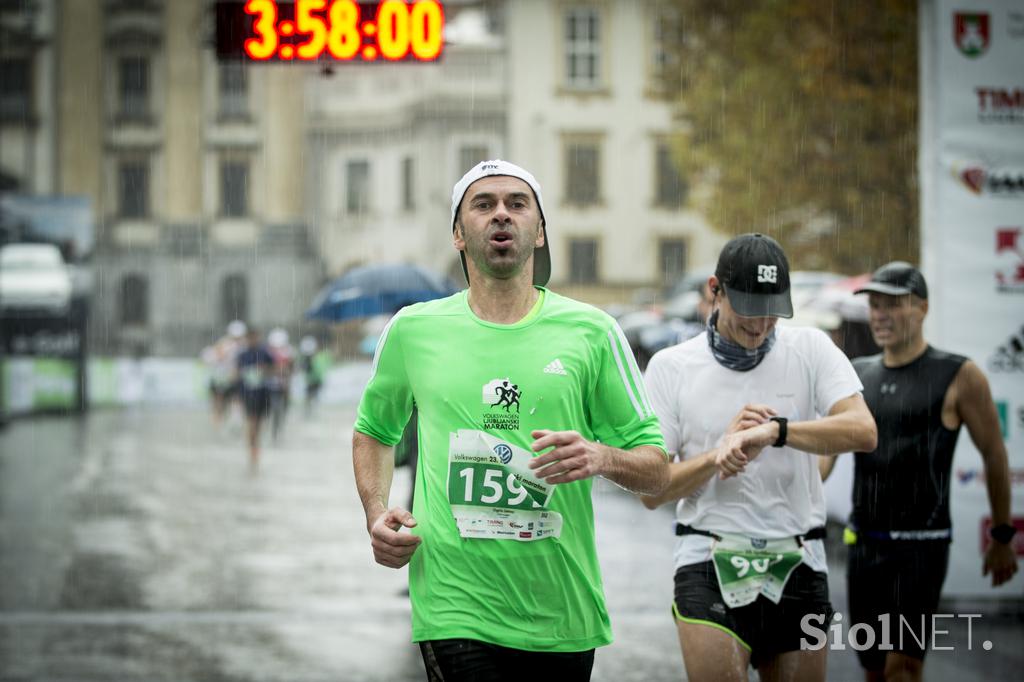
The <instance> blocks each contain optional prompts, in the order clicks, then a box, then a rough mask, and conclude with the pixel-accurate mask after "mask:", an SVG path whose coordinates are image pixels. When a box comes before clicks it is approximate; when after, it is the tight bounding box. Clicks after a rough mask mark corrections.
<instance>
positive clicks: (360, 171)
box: [345, 161, 370, 215]
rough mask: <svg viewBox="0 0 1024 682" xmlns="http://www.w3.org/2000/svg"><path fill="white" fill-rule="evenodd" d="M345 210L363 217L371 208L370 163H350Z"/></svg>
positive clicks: (347, 173) (347, 171)
mask: <svg viewBox="0 0 1024 682" xmlns="http://www.w3.org/2000/svg"><path fill="white" fill-rule="evenodd" d="M345 183H346V184H345V209H346V211H347V212H348V213H349V214H350V215H361V214H363V213H365V212H366V211H367V209H369V207H370V162H369V161H349V162H348V164H347V166H346V172H345Z"/></svg>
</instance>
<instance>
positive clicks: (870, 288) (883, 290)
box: [853, 282, 914, 296]
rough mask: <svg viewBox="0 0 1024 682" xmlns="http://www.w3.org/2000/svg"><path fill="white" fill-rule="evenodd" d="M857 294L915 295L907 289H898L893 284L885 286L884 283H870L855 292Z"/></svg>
mask: <svg viewBox="0 0 1024 682" xmlns="http://www.w3.org/2000/svg"><path fill="white" fill-rule="evenodd" d="M853 293H855V294H871V293H875V294H885V295H886V296H906V295H907V294H912V293H914V292H913V291H911V290H910V289H908V288H907V287H898V286H894V285H892V284H883V283H882V282H868V283H867V284H865V285H864V286H862V287H861V288H859V289H857V290H855V291H854V292H853Z"/></svg>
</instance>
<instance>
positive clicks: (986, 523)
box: [981, 516, 1024, 556]
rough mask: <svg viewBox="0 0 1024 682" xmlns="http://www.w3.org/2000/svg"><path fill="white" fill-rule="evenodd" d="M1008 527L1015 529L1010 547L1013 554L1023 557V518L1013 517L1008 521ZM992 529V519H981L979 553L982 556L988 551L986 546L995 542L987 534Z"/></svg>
mask: <svg viewBox="0 0 1024 682" xmlns="http://www.w3.org/2000/svg"><path fill="white" fill-rule="evenodd" d="M1010 525H1011V526H1013V527H1014V528H1016V529H1017V534H1016V535H1014V536H1013V540H1012V541H1011V543H1010V544H1011V546H1012V547H1013V553H1014V554H1016V555H1017V556H1024V516H1014V517H1013V518H1012V519H1011V520H1010ZM991 528H992V517H991V516H985V517H983V518H982V519H981V553H982V554H984V553H985V552H987V551H988V546H989V545H991V544H992V543H993V542H995V541H994V540H993V539H992V536H991V535H989V534H988V532H989V530H991Z"/></svg>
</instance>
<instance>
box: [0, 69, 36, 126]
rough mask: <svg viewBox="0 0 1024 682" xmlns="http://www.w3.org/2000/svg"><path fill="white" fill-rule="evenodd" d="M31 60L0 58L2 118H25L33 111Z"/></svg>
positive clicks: (15, 119)
mask: <svg viewBox="0 0 1024 682" xmlns="http://www.w3.org/2000/svg"><path fill="white" fill-rule="evenodd" d="M31 73H32V69H31V62H30V61H29V60H28V58H27V57H5V58H3V59H0V120H4V121H18V120H21V121H23V120H25V119H27V118H28V117H29V115H30V113H31V111H32V88H31V85H30V83H31V81H32V79H31V76H30V74H31Z"/></svg>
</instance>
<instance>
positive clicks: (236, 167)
mask: <svg viewBox="0 0 1024 682" xmlns="http://www.w3.org/2000/svg"><path fill="white" fill-rule="evenodd" d="M220 212H221V215H223V216H225V217H228V218H241V217H244V216H247V215H249V162H248V161H244V160H240V159H227V160H222V161H221V162H220Z"/></svg>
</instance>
